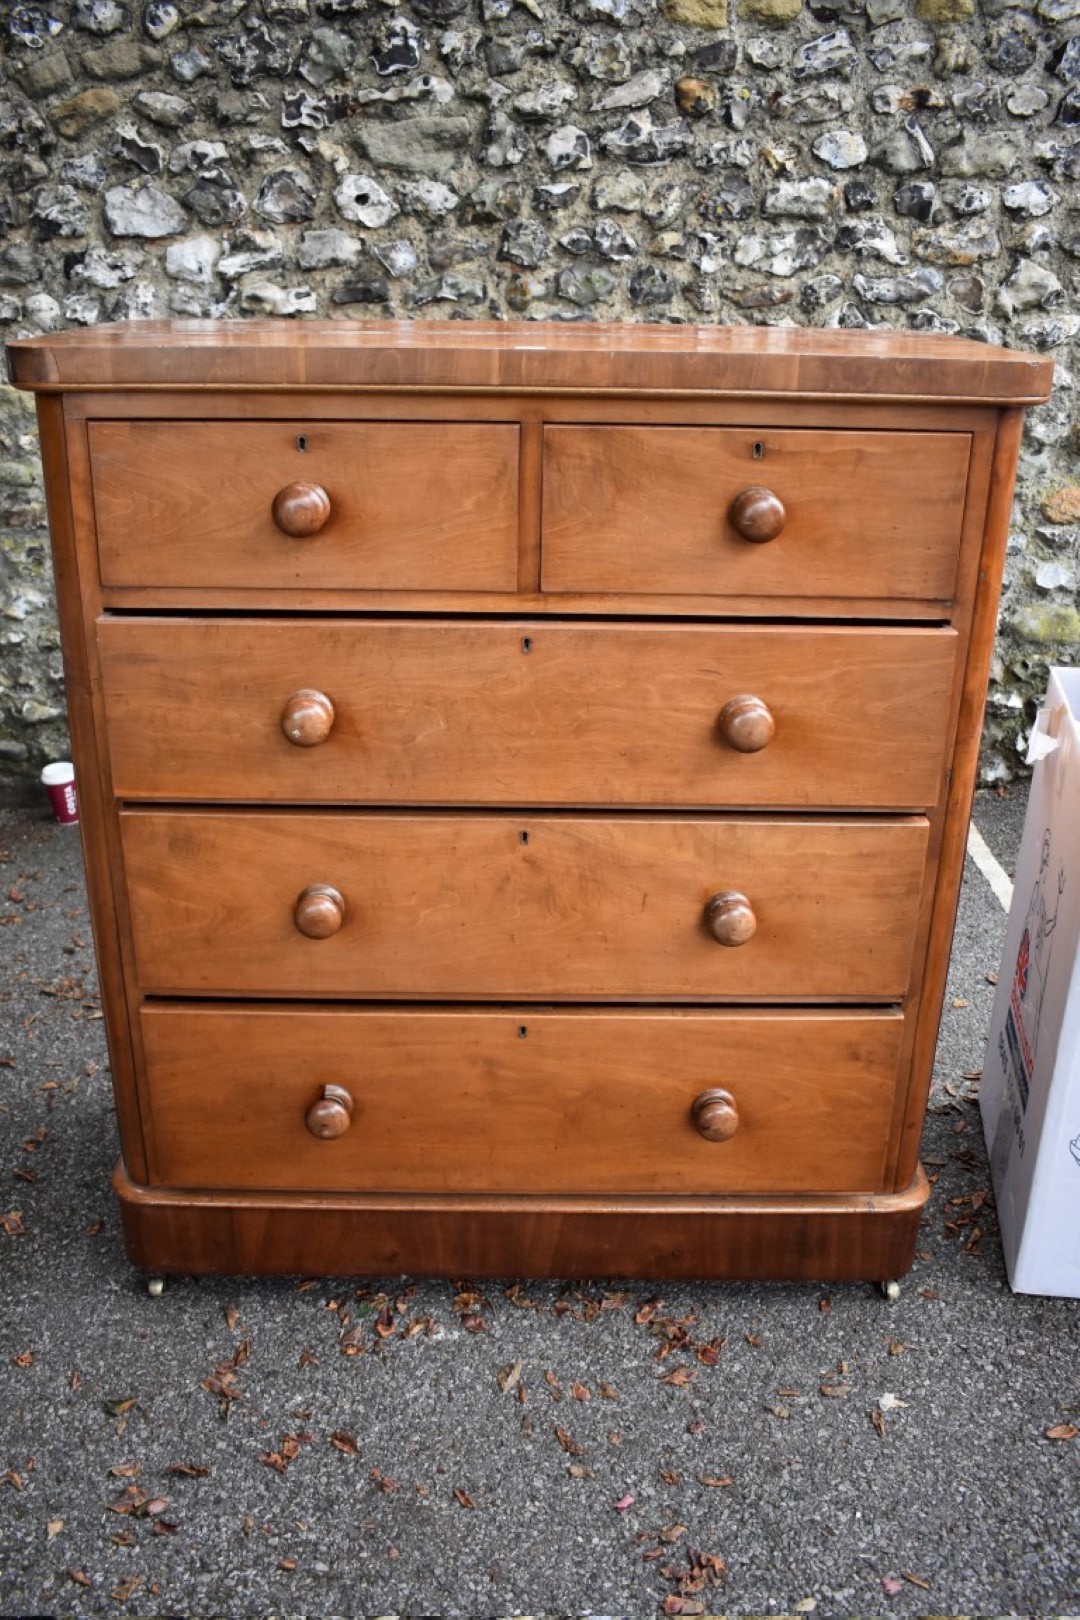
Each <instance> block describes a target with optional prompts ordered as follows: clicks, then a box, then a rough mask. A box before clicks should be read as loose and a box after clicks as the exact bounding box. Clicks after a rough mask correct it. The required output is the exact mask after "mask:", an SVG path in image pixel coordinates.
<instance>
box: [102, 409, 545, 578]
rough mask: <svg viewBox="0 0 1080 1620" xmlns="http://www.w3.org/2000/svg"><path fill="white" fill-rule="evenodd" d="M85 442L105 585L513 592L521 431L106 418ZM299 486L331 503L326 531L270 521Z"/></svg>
mask: <svg viewBox="0 0 1080 1620" xmlns="http://www.w3.org/2000/svg"><path fill="white" fill-rule="evenodd" d="M88 432H89V438H90V453H91V461H92V467H93V480H94V506H95V511H96V514H97V533H98V548H99V555H100V559H101V577H102V581H103V583H105V584H108V585H160V586H168V585H186V584H189V583H190V582H191V581H192V580H195V581H198V582H199V583H200V584H202V585H204V586H215V585H216V586H230V587H232V588H233V589H234V590H242V589H246V588H249V587H255V586H263V587H267V586H276V587H279V588H285V587H290V588H291V587H296V588H299V589H304V588H307V589H312V588H316V587H322V588H330V587H334V586H351V587H354V588H366V589H380V588H383V587H388V586H389V587H396V588H397V589H410V588H412V589H421V590H422V589H434V588H440V589H445V590H487V591H514V590H515V589H516V587H517V571H518V560H517V553H518V520H517V500H518V470H517V450H518V429H517V427H516V425H513V424H508V423H498V422H480V423H473V422H461V423H455V422H428V423H424V422H372V423H363V422H356V423H343V422H319V421H303V420H301V421H296V422H259V421H252V422H243V421H233V422H221V423H199V422H94V423H91V424H90V426H89V429H88ZM300 443H302V444H303V445H304V446H305V448H304V449H300V448H298V445H299V444H300ZM420 469H422V472H423V476H418V472H419V471H420ZM297 482H303V483H310V484H314V485H318V486H319V487H320V488H321V489H322V490H324V491H325V493H326V494H327V496H329V500H330V516H329V517H328V518H327V520H326V522H325V523H324V524H323V525H322V526H321V527H320V528H319V529H318V531H317V532H316V533H314V534H311V535H308V536H306V537H300V538H294V537H292V536H289V535H287V534H284V533H283V532H282V530H281V529H280V528H279V527H278V525H277V523H275V521H274V517H273V505H274V499H275V496H277V495H278V494H279V493H280V492H281V491H282V490H283V489H286V488H288V486H290V485H292V484H295V483H297Z"/></svg>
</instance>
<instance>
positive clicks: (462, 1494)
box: [454, 1485, 476, 1508]
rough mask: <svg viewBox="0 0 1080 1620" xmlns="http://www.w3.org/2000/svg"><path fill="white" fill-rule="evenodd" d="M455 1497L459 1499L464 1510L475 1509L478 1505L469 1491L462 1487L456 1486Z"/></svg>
mask: <svg viewBox="0 0 1080 1620" xmlns="http://www.w3.org/2000/svg"><path fill="white" fill-rule="evenodd" d="M454 1495H455V1496H456V1497H457V1499H458V1501H459V1502H460V1503H461V1506H462V1507H463V1508H474V1507H475V1506H476V1503H475V1502H474V1501H473V1499H472V1497H471V1496H470V1495H469V1493H468V1491H463V1490H462V1489H461V1487H460V1485H455V1486H454Z"/></svg>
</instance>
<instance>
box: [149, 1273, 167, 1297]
mask: <svg viewBox="0 0 1080 1620" xmlns="http://www.w3.org/2000/svg"><path fill="white" fill-rule="evenodd" d="M146 1292H147V1293H148V1294H149V1295H150V1298H151V1299H160V1298H161V1296H162V1294H163V1293H164V1292H165V1279H164V1277H151V1278H150V1279H149V1281H148V1282H147V1284H146Z"/></svg>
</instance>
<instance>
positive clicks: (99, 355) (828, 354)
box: [8, 320, 1053, 404]
mask: <svg viewBox="0 0 1080 1620" xmlns="http://www.w3.org/2000/svg"><path fill="white" fill-rule="evenodd" d="M8 352H9V354H10V355H11V365H12V373H13V378H14V381H15V383H16V385H17V386H18V387H20V388H80V387H81V388H86V387H91V388H98V389H101V388H108V387H118V388H125V389H126V388H162V387H173V388H176V387H189V388H196V389H199V390H200V391H201V392H202V393H204V394H205V393H207V392H212V391H213V390H214V389H217V388H245V387H253V388H267V389H282V388H297V387H299V388H305V389H307V390H309V391H316V390H318V389H321V388H360V387H381V388H387V387H390V388H403V389H408V388H431V389H433V390H437V391H442V392H446V391H448V390H453V389H455V388H462V389H470V390H471V389H477V388H510V389H531V388H537V389H545V388H552V389H570V390H583V391H595V390H603V389H635V390H637V389H641V390H645V391H647V392H650V393H663V392H665V391H689V392H696V391H708V392H714V393H724V394H758V395H761V394H770V393H778V394H791V395H795V396H798V397H802V398H807V397H809V398H813V399H818V398H821V397H825V398H830V397H836V396H845V395H859V396H869V397H876V398H879V399H880V398H886V399H888V398H905V397H908V398H916V399H918V398H928V399H943V398H944V399H953V400H961V399H979V400H992V401H994V402H995V403H1001V404H1007V403H1011V402H1015V403H1017V404H1028V403H1034V402H1035V401H1038V400H1043V399H1045V398H1046V397H1047V395H1048V394H1049V391H1050V381H1051V377H1052V375H1053V361H1052V360H1050V359H1048V358H1046V357H1045V356H1042V355H1034V354H1024V353H1022V352H1017V351H1015V350H1011V349H1002V348H999V347H996V346H994V345H993V344H989V343H976V342H972V341H970V340H968V339H965V338H953V337H945V336H942V335H940V334H937V333H928V334H927V333H920V332H903V331H896V330H893V329H889V330H888V331H881V332H858V331H834V330H823V329H820V328H813V327H809V328H807V327H781V326H760V327H755V326H701V327H685V326H655V325H644V324H642V323H638V322H625V323H619V322H604V323H603V324H598V325H592V324H590V323H588V322H582V323H578V322H576V321H575V322H574V323H573V324H568V325H563V324H560V323H559V322H557V321H545V322H543V323H538V322H536V321H368V320H365V321H347V320H344V321H326V320H322V321H274V320H250V321H209V320H207V321H138V322H135V321H119V322H116V323H114V324H112V325H103V326H96V327H91V328H76V329H75V330H73V331H70V332H56V333H49V334H48V335H47V336H44V337H38V338H33V339H22V340H16V341H14V342H11V343H9V344H8Z"/></svg>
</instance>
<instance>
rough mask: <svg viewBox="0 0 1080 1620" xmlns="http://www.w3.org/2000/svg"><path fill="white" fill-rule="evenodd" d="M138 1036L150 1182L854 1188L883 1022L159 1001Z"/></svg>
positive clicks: (416, 1187) (870, 1125)
mask: <svg viewBox="0 0 1080 1620" xmlns="http://www.w3.org/2000/svg"><path fill="white" fill-rule="evenodd" d="M142 1030H143V1039H144V1042H145V1048H146V1059H147V1076H148V1096H149V1121H148V1123H149V1132H150V1137H151V1142H152V1153H153V1170H154V1179H155V1180H156V1181H158V1182H160V1183H162V1184H165V1185H173V1186H187V1187H204V1188H241V1189H242V1188H259V1189H263V1190H290V1189H295V1190H308V1189H310V1190H312V1191H323V1192H353V1191H355V1192H359V1191H372V1192H396V1191H417V1192H494V1193H499V1192H517V1193H520V1192H533V1193H536V1192H549V1193H576V1194H589V1193H603V1192H643V1193H645V1192H652V1193H660V1192H665V1193H732V1192H757V1193H760V1192H776V1193H785V1192H804V1191H815V1192H852V1191H866V1192H873V1191H877V1190H879V1189H880V1188H881V1187H882V1176H883V1170H884V1160H885V1152H886V1147H887V1142H888V1133H889V1124H890V1115H891V1107H892V1097H893V1086H894V1080H895V1075H896V1067H897V1061H898V1056H899V1050H900V1043H901V1036H902V1032H903V1019H902V1018H901V1016H900V1015H899V1014H898V1013H893V1012H889V1011H885V1010H879V1011H868V1010H866V1009H859V1010H851V1011H845V1012H833V1011H830V1012H802V1013H790V1012H781V1013H754V1012H745V1011H740V1012H698V1011H695V1012H686V1013H678V1012H665V1013H659V1012H651V1011H650V1012H639V1011H620V1012H615V1011H608V1012H604V1011H597V1010H589V1011H585V1010H582V1011H580V1012H562V1013H553V1012H547V1011H544V1012H541V1011H537V1010H533V1009H530V1008H523V1009H517V1010H516V1011H505V1010H500V1011H497V1012H496V1011H490V1012H488V1011H479V1010H457V1011H453V1012H445V1011H441V1010H440V1011H430V1010H424V1009H417V1008H408V1009H396V1010H387V1009H385V1008H381V1009H378V1010H373V1011H358V1010H356V1009H353V1008H349V1009H347V1010H346V1009H336V1008H319V1009H314V1010H305V1009H301V1008H296V1007H292V1008H288V1009H273V1010H262V1009H258V1008H251V1007H240V1008H236V1007H228V1008H225V1009H215V1008H212V1007H207V1006H205V1005H196V1006H188V1007H184V1006H180V1007H177V1006H170V1005H165V1004H158V1005H150V1006H147V1007H145V1008H144V1010H143V1013H142ZM328 1088H330V1089H328ZM716 1092H721V1093H723V1094H724V1095H723V1096H722V1097H720V1098H717V1097H716V1096H715V1095H713V1096H711V1097H710V1095H709V1093H716ZM695 1104H696V1105H697V1107H696V1109H695ZM309 1120H310V1124H309ZM701 1129H708V1130H711V1131H712V1133H713V1135H712V1136H711V1137H705V1136H703V1135H702V1134H701ZM323 1131H325V1132H327V1133H339V1134H328V1135H326V1136H323V1135H319V1134H314V1133H315V1132H323Z"/></svg>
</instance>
